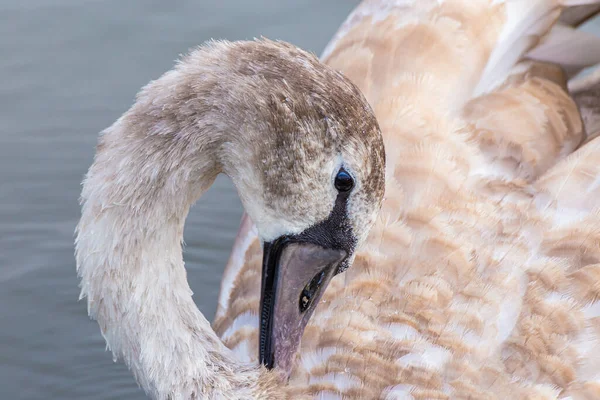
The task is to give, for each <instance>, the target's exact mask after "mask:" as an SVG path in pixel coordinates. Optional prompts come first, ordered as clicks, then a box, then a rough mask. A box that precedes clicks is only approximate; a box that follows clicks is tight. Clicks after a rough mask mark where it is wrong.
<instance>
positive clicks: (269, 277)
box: [259, 238, 348, 376]
mask: <svg viewBox="0 0 600 400" xmlns="http://www.w3.org/2000/svg"><path fill="white" fill-rule="evenodd" d="M347 255H348V253H347V252H346V251H345V250H338V249H326V248H323V247H321V246H318V245H315V244H312V243H307V242H298V241H291V240H289V239H286V238H280V239H278V240H277V241H275V242H272V243H265V246H264V256H263V270H262V295H261V302H260V303H261V310H260V342H259V346H260V353H259V356H260V362H261V363H262V364H264V365H265V366H266V367H267V368H269V369H271V368H274V367H277V368H278V369H279V370H280V371H282V372H283V373H285V374H286V376H288V375H289V373H290V372H291V369H292V366H293V361H294V356H295V354H296V350H297V349H298V346H299V344H300V339H301V337H302V334H303V332H304V328H305V327H306V324H307V323H308V320H309V319H310V316H311V315H312V313H313V311H314V309H315V307H316V306H317V304H318V303H319V299H320V298H321V296H322V295H323V292H324V291H325V288H326V287H327V285H328V284H329V281H330V280H331V278H332V277H333V276H334V274H335V272H336V271H337V268H338V266H339V265H340V263H341V262H342V261H343V260H344V259H345V258H346V257H347Z"/></svg>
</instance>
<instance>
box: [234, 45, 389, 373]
mask: <svg viewBox="0 0 600 400" xmlns="http://www.w3.org/2000/svg"><path fill="white" fill-rule="evenodd" d="M259 43H260V45H257V46H254V47H250V48H248V47H245V48H243V49H240V51H239V52H238V54H236V55H235V57H234V58H235V60H236V61H235V65H237V67H236V66H235V65H234V66H233V68H234V70H235V71H236V74H234V75H243V77H242V78H240V79H237V80H235V83H234V84H235V85H236V89H232V90H242V91H243V92H244V93H253V94H254V95H253V96H252V98H246V99H245V100H237V101H241V102H242V103H243V104H239V106H238V107H237V109H239V110H242V109H243V110H245V111H244V114H245V116H242V117H239V116H238V118H240V119H239V120H237V122H235V124H236V126H237V128H238V131H239V132H240V135H237V136H236V139H234V140H232V141H229V142H227V143H225V145H224V146H223V153H224V154H225V155H226V156H225V157H223V159H224V160H225V159H226V160H229V161H228V162H224V167H225V170H226V171H227V172H228V175H229V176H230V177H232V180H233V181H234V183H235V185H236V187H237V189H238V192H239V195H240V198H241V200H242V203H243V205H244V208H245V210H246V212H247V213H248V215H249V216H250V218H251V219H252V221H253V222H254V224H255V226H256V227H257V230H258V234H259V237H260V238H261V240H262V242H263V246H264V256H263V272H262V292H261V293H262V296H261V305H260V307H261V309H260V340H259V345H260V360H261V362H262V363H263V364H264V365H265V366H266V367H268V368H274V367H276V368H278V369H280V370H281V371H282V372H284V373H289V372H290V370H291V368H292V365H293V360H294V356H295V353H296V350H297V348H298V346H299V344H300V339H301V336H302V333H303V331H304V328H305V326H306V324H307V322H308V320H309V318H310V316H311V314H312V313H313V311H314V309H315V307H316V306H317V304H318V303H319V299H320V297H321V295H322V294H323V292H324V291H325V289H326V287H327V285H328V283H329V281H330V280H331V278H332V277H333V276H334V275H336V274H338V273H340V272H342V271H344V270H345V269H347V268H348V267H349V266H350V265H351V263H352V260H353V254H354V252H355V249H356V248H357V246H359V245H360V244H361V242H362V241H363V240H364V239H365V237H366V235H367V233H368V231H369V229H370V227H371V225H372V224H373V222H374V220H375V217H376V214H377V212H378V211H379V208H380V205H381V201H382V198H383V194H384V175H385V173H384V170H385V153H384V147H383V140H382V137H381V132H380V130H379V127H378V124H377V121H376V119H375V116H374V114H373V112H372V110H371V108H370V106H369V104H368V103H367V101H366V100H365V98H364V97H363V95H362V94H361V92H360V91H359V90H358V89H357V88H356V86H355V85H354V84H352V83H351V82H350V81H349V80H348V79H346V78H345V77H344V76H343V75H342V74H340V73H339V72H337V71H334V70H333V69H331V68H329V67H328V66H326V65H324V64H322V63H320V62H319V61H318V59H317V58H316V57H314V56H313V55H311V54H308V53H306V52H304V51H301V50H299V49H297V48H296V47H294V46H291V45H287V44H285V43H280V42H268V41H265V42H263V41H261V42H259ZM259 60H260V62H259ZM238 97H239V98H242V99H243V98H244V96H243V95H241V94H240V96H238ZM246 97H247V96H246ZM232 155H234V156H232Z"/></svg>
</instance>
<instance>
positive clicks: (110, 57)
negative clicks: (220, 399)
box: [0, 0, 358, 400]
mask: <svg viewBox="0 0 600 400" xmlns="http://www.w3.org/2000/svg"><path fill="white" fill-rule="evenodd" d="M357 3H358V1H345V0H338V1H334V0H327V1H324V0H296V1H283V0H279V1H275V0H271V1H266V0H262V1H257V0H254V1H244V0H238V1H232V0H227V1H224V0H215V1H204V0H195V1H192V0H177V1H164V0H161V1H159V0H135V1H134V0H128V1H117V0H4V1H1V2H0V54H1V55H2V57H0V77H1V78H0V400H4V399H117V398H118V399H122V398H127V399H142V398H145V397H144V394H143V393H142V392H141V390H140V389H138V387H137V385H136V383H135V381H134V380H133V378H132V376H131V374H130V373H129V372H128V371H127V369H126V368H125V367H124V366H123V364H120V363H119V364H114V363H113V362H112V357H111V355H110V353H107V352H106V351H105V345H104V340H103V339H102V337H101V336H100V333H99V328H98V325H97V324H96V322H94V321H90V320H89V319H88V317H87V313H86V306H85V302H78V301H77V299H78V296H79V289H78V287H77V285H78V280H77V278H76V274H75V263H74V258H73V231H74V228H75V225H76V223H77V219H78V217H79V205H78V202H77V199H78V196H79V192H80V181H81V179H82V177H83V174H84V173H85V171H86V170H87V168H88V166H89V165H90V163H91V162H92V157H93V152H94V146H95V143H96V138H97V134H98V132H99V131H101V130H102V129H104V128H106V127H107V126H109V125H111V124H112V122H113V121H114V120H116V119H117V118H118V117H119V116H120V114H121V113H122V112H124V111H125V110H126V109H127V108H128V107H129V106H130V105H131V104H132V101H133V98H134V96H135V93H136V92H137V91H138V89H139V88H140V87H141V86H143V85H144V84H146V83H147V82H148V81H150V80H151V79H154V78H157V77H158V76H160V75H161V74H162V73H163V72H165V71H166V70H168V69H170V68H171V66H172V65H173V61H174V60H175V59H176V58H177V57H178V56H179V54H182V53H185V52H187V50H188V49H189V48H191V47H194V46H196V45H198V44H201V43H202V42H204V41H205V40H207V39H210V38H224V39H230V40H236V39H251V38H253V37H258V36H261V35H263V36H266V37H269V38H272V39H283V40H287V41H289V42H292V43H294V44H296V45H298V46H300V47H303V48H305V49H307V50H311V51H314V52H316V53H317V54H319V53H320V52H321V50H322V49H323V48H324V46H325V45H326V43H327V42H328V40H329V39H330V38H331V36H332V35H333V34H334V32H335V31H336V30H337V28H338V26H339V25H340V23H341V22H342V21H343V20H344V19H345V17H346V16H347V14H348V13H349V11H350V10H351V9H352V8H353V7H354V6H355V5H356V4H357ZM241 214H242V209H241V205H240V202H239V200H238V198H237V195H236V193H235V190H234V189H233V187H232V185H231V183H230V181H229V180H228V179H226V178H219V179H218V180H217V182H216V183H215V185H214V187H213V188H212V189H211V190H210V191H209V193H208V194H206V195H205V196H204V197H203V198H202V199H201V201H200V202H199V204H198V205H197V206H196V207H195V208H194V209H193V210H192V213H191V215H190V217H189V219H188V222H187V225H186V231H185V241H186V243H187V246H186V250H185V254H184V258H185V260H186V266H187V269H188V277H189V281H190V284H191V287H192V289H194V292H195V295H194V299H195V301H196V303H197V305H198V306H199V308H200V309H201V310H202V311H203V312H204V313H205V315H206V316H207V317H208V318H209V319H211V318H212V316H213V315H214V311H215V307H216V301H217V293H218V289H219V283H220V279H221V273H222V270H223V266H224V265H225V262H226V260H227V257H228V254H229V251H230V249H231V245H232V242H233V239H234V237H235V233H236V231H237V228H238V223H239V218H240V216H241Z"/></svg>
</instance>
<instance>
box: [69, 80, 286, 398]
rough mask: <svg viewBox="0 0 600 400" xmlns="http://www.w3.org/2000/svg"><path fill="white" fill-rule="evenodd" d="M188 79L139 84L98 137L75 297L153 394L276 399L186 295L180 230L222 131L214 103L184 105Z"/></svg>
mask: <svg viewBox="0 0 600 400" xmlns="http://www.w3.org/2000/svg"><path fill="white" fill-rule="evenodd" d="M185 79H186V77H185V76H183V75H182V74H181V71H178V72H177V73H175V74H172V73H167V74H166V75H165V76H163V77H162V78H161V79H159V80H158V81H156V82H154V83H153V84H151V85H150V86H149V87H147V88H145V89H144V90H143V91H142V93H141V94H140V95H139V96H138V100H137V102H136V104H135V105H134V106H133V107H132V108H131V109H130V110H129V111H128V112H127V113H125V114H124V115H123V116H122V117H121V118H120V119H119V120H118V121H117V122H115V124H114V125H113V126H111V127H110V128H108V129H107V130H106V131H104V132H103V133H102V135H101V137H100V140H99V144H98V147H97V153H96V156H95V159H94V163H93V165H92V166H91V167H90V170H89V171H88V174H87V176H86V179H85V181H84V185H83V191H82V198H81V201H82V217H81V220H80V223H79V225H78V228H77V237H76V259H77V269H78V275H79V276H80V277H81V297H82V298H83V297H87V300H88V311H89V314H90V316H91V317H92V318H94V319H96V320H97V321H98V323H99V324H100V327H101V331H102V334H103V336H104V338H105V339H106V342H107V344H108V347H109V348H110V349H111V351H112V352H113V354H114V357H115V358H118V359H123V360H124V361H125V362H126V364H127V365H128V366H129V368H130V369H131V370H132V371H133V373H134V374H135V376H136V378H137V380H138V382H139V383H140V385H141V386H142V387H143V389H144V390H145V391H146V392H147V393H148V394H149V395H151V396H152V397H154V398H159V399H166V398H172V399H178V398H185V399H188V398H207V399H210V398H220V397H221V396H222V397H225V398H229V397H228V396H233V395H234V394H235V396H239V398H261V396H267V397H262V398H280V397H279V396H277V395H275V394H274V393H275V390H276V388H275V386H276V383H275V378H274V377H273V376H271V374H270V373H268V372H266V370H264V369H262V368H258V367H255V366H254V367H248V366H244V365H242V364H240V363H239V362H237V361H236V360H235V358H234V357H233V355H232V353H231V352H230V351H229V350H228V349H227V348H226V347H225V346H224V345H223V344H222V342H221V341H220V340H219V338H218V337H217V335H216V334H215V332H214V331H213V329H212V328H211V326H210V323H209V322H208V321H207V320H206V318H205V317H204V316H203V315H202V313H201V312H200V311H199V310H198V308H197V307H196V306H195V304H194V301H193V299H192V291H191V289H190V287H189V285H188V282H187V277H186V271H185V268H184V263H183V258H182V248H181V244H182V238H183V227H184V222H185V218H186V216H187V214H188V210H189V208H190V206H191V205H192V204H193V203H194V202H195V201H196V200H197V199H198V198H199V197H200V196H201V195H202V193H203V192H204V191H205V190H206V189H207V188H208V187H209V186H210V185H211V184H212V182H213V181H214V179H215V177H216V176H217V174H218V173H219V172H220V171H221V166H220V163H219V160H218V156H217V153H218V148H219V146H220V143H221V140H222V139H221V138H222V136H223V133H222V132H221V131H219V130H218V129H215V127H216V126H218V125H219V123H218V121H217V120H215V119H214V118H212V116H213V115H214V112H213V110H210V109H202V108H201V107H200V108H199V109H196V110H193V111H194V112H191V111H192V110H190V109H188V108H186V107H185V106H182V105H181V102H180V99H178V98H177V96H178V88H177V87H178V86H177V85H181V82H182V81H183V82H185ZM174 85H175V87H174ZM182 90H183V89H182ZM167 92H168V95H167ZM199 92H200V93H202V90H200V91H199ZM180 94H181V93H180ZM196 100H197V101H196V103H195V104H196V105H202V104H204V103H205V102H204V101H203V99H201V98H198V99H196ZM211 118H212V119H211ZM265 385H266V386H265ZM257 393H260V394H257ZM235 396H233V397H235ZM236 398H238V397H236Z"/></svg>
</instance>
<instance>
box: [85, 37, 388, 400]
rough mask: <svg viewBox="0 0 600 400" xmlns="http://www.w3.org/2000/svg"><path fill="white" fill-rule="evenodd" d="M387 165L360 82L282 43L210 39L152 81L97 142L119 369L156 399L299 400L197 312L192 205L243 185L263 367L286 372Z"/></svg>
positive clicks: (93, 233) (368, 217)
mask: <svg viewBox="0 0 600 400" xmlns="http://www.w3.org/2000/svg"><path fill="white" fill-rule="evenodd" d="M384 155H385V153H384V149H383V141H382V138H381V133H380V130H379V127H378V124H377V121H376V120H375V117H374V115H373V112H372V110H371V108H370V106H369V105H368V103H367V102H366V100H365V99H364V97H363V96H362V94H361V93H360V91H359V90H358V89H357V88H356V86H355V85H354V84H352V83H351V82H350V81H349V80H348V79H346V78H344V77H343V76H342V75H341V74H340V73H339V72H336V71H335V70H333V69H332V68H330V67H327V66H326V65H324V64H322V63H320V62H319V61H318V59H317V58H316V57H315V56H314V55H311V54H309V53H307V52H305V51H302V50H300V49H298V48H297V47H295V46H292V45H290V44H287V43H284V42H275V41H270V40H267V39H261V40H255V41H242V42H226V41H213V42H210V43H208V44H206V45H204V46H202V47H200V48H198V49H197V50H195V51H193V52H192V53H191V54H189V55H188V56H186V57H185V58H183V59H182V60H181V61H180V62H179V63H178V64H177V65H176V66H175V68H174V69H173V70H171V71H169V72H167V73H165V74H164V75H163V76H162V77H160V78H159V79H157V80H155V81H153V82H151V83H149V84H148V85H147V86H145V87H144V88H143V89H142V90H141V91H140V93H139V94H138V95H137V98H136V101H135V103H134V104H133V106H132V107H131V108H130V109H129V110H128V111H127V112H125V113H124V114H123V115H122V116H121V117H120V118H119V119H118V120H117V121H116V122H115V123H114V124H113V125H112V126H110V127H109V128H107V129H106V130H104V131H103V132H102V133H101V135H100V138H99V140H98V145H97V148H96V154H95V157H94V161H93V164H92V165H91V167H90V168H89V170H88V172H87V175H86V177H85V179H84V182H83V189H82V194H81V204H82V215H81V219H80V221H79V224H78V226H77V231H76V260H77V272H78V275H79V277H80V278H81V296H82V297H86V298H87V304H88V312H89V315H90V316H91V317H92V318H93V319H95V320H97V321H98V324H99V325H100V329H101V332H102V335H103V336H104V338H105V339H106V343H107V345H108V348H109V349H110V350H111V351H112V352H113V354H114V356H115V358H122V359H123V360H124V361H125V363H126V364H127V365H128V367H129V368H130V369H131V370H132V372H133V374H134V375H135V377H136V379H137V381H138V382H139V384H140V385H141V387H142V388H143V389H144V390H145V391H146V393H147V394H148V395H150V396H152V397H154V398H158V399H167V398H168V399H190V398H199V399H200V398H201V399H217V398H219V399H220V398H227V399H284V398H289V394H288V393H287V392H286V389H285V387H284V385H282V379H281V376H280V375H281V374H279V373H278V372H272V371H270V370H269V369H267V368H265V367H259V366H256V365H248V364H246V363H243V362H241V361H239V360H237V359H236V358H235V357H234V356H233V354H232V353H231V351H230V350H229V349H227V348H226V347H225V346H224V345H223V344H222V342H221V341H220V340H219V338H218V337H217V336H216V334H215V332H214V331H213V329H212V328H211V326H210V324H209V322H208V321H207V320H206V318H205V317H204V316H203V315H202V314H201V313H200V311H199V310H198V309H197V307H196V306H195V304H194V302H193V300H192V292H191V290H190V287H189V285H188V282H187V279H186V273H185V269H184V264H183V260H182V249H181V243H182V234H183V226H184V221H185V218H186V216H187V214H188V210H189V208H190V206H191V205H192V204H193V203H194V202H195V201H196V200H197V199H198V198H199V197H200V196H201V195H202V193H203V192H205V191H206V190H207V189H208V188H209V186H210V185H211V184H212V182H213V181H214V179H215V177H216V176H217V175H218V174H219V173H225V174H227V175H228V176H229V177H230V178H231V179H232V181H233V182H234V184H235V186H236V188H237V190H238V193H239V196H240V198H241V200H242V203H243V205H244V208H245V210H246V212H247V213H248V215H249V216H250V217H251V218H252V220H253V221H254V223H255V224H256V228H257V230H258V236H259V237H260V238H261V241H262V242H263V251H264V257H263V264H264V274H263V294H262V295H263V299H262V300H261V302H262V315H263V321H264V324H265V325H264V326H263V328H262V332H261V333H262V338H261V340H262V341H263V344H262V346H261V358H262V360H263V363H264V364H265V366H267V367H268V368H273V367H277V371H282V372H283V374H284V375H285V373H286V371H288V370H290V369H291V366H292V360H293V358H292V356H293V355H294V353H295V351H296V348H297V346H298V342H299V340H300V336H301V333H302V331H303V327H304V325H305V324H306V322H307V320H308V318H309V317H310V315H311V313H312V311H313V310H314V307H315V306H316V305H317V304H318V300H319V298H320V296H321V295H322V293H323V290H324V289H325V287H326V286H327V283H328V282H329V280H330V279H331V278H332V276H333V275H334V274H336V273H339V272H341V271H343V270H344V269H346V268H348V266H349V265H350V264H351V262H352V258H353V253H354V251H355V248H356V247H357V246H359V245H360V243H361V242H362V241H364V238H365V237H366V234H367V233H368V230H369V227H370V226H371V225H372V223H373V221H374V219H375V215H376V213H377V211H378V210H379V207H380V204H381V201H382V197H383V190H384V172H385V171H384V162H385V160H384Z"/></svg>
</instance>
